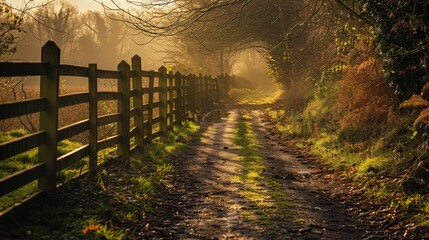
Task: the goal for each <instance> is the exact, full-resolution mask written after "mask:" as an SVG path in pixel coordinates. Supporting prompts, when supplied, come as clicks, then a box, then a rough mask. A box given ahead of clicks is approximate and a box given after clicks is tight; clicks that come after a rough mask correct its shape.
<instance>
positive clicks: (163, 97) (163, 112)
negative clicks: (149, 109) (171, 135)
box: [158, 66, 168, 141]
mask: <svg viewBox="0 0 429 240" xmlns="http://www.w3.org/2000/svg"><path fill="white" fill-rule="evenodd" d="M158 72H159V74H160V76H159V86H160V87H161V91H160V93H159V101H160V102H161V107H160V108H159V115H160V116H161V122H160V123H159V130H160V131H161V132H162V136H161V141H166V140H167V134H168V133H167V126H168V122H167V120H168V119H167V69H166V68H165V67H164V66H161V67H160V68H159V69H158Z"/></svg>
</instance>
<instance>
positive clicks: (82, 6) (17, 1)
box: [6, 0, 126, 12]
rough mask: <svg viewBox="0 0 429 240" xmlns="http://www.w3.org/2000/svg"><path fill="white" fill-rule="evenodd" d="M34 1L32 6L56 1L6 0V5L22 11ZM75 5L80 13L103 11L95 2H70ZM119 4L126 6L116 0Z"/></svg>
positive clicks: (82, 0)
mask: <svg viewBox="0 0 429 240" xmlns="http://www.w3.org/2000/svg"><path fill="white" fill-rule="evenodd" d="M29 1H32V2H33V3H32V4H31V6H37V5H38V4H40V3H43V2H47V1H48V2H49V1H55V0H6V3H8V4H11V5H12V6H13V7H16V8H19V9H21V8H22V7H23V6H24V4H25V3H27V2H29ZM57 1H58V0H57ZM98 1H99V2H104V3H105V4H107V5H108V4H109V3H110V4H111V2H110V0H98ZM69 2H70V3H71V4H73V5H76V6H77V8H78V10H79V11H80V12H85V11H88V10H90V11H99V10H102V9H103V8H102V6H101V5H100V4H99V3H97V2H96V1H94V0H69ZM115 2H117V3H118V4H120V5H122V6H126V0H115Z"/></svg>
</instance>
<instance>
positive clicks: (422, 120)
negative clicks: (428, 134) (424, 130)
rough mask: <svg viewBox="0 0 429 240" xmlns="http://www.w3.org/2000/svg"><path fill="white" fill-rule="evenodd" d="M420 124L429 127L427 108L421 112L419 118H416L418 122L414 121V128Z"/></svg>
mask: <svg viewBox="0 0 429 240" xmlns="http://www.w3.org/2000/svg"><path fill="white" fill-rule="evenodd" d="M419 123H424V124H426V125H429V108H425V109H423V110H422V111H421V112H420V114H419V116H418V117H417V118H416V121H414V126H416V125H417V124H419Z"/></svg>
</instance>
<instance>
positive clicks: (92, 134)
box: [88, 64, 98, 173]
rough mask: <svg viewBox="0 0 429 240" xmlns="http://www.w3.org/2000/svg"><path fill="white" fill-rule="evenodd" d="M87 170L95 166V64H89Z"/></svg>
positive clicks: (91, 170)
mask: <svg viewBox="0 0 429 240" xmlns="http://www.w3.org/2000/svg"><path fill="white" fill-rule="evenodd" d="M88 69H89V77H88V81H89V171H90V173H94V172H95V170H96V168H97V152H98V149H97V140H98V139H97V137H98V127H97V117H98V114H97V99H98V97H97V95H98V94H97V92H98V86H97V64H89V66H88Z"/></svg>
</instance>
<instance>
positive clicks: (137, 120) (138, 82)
mask: <svg viewBox="0 0 429 240" xmlns="http://www.w3.org/2000/svg"><path fill="white" fill-rule="evenodd" d="M141 66H142V64H141V58H140V56H138V55H134V57H133V58H132V59H131V68H132V70H133V71H134V72H135V76H134V77H133V78H132V81H133V88H134V89H135V90H136V91H137V95H136V96H135V97H134V99H133V105H134V106H133V107H135V109H136V110H137V111H136V115H135V116H134V125H135V126H136V128H137V133H136V136H135V140H136V144H137V147H138V149H139V150H140V151H143V144H144V128H143V121H144V119H143V88H142V67H141Z"/></svg>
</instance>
